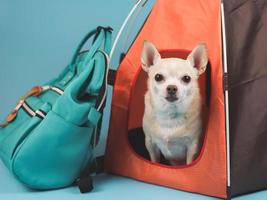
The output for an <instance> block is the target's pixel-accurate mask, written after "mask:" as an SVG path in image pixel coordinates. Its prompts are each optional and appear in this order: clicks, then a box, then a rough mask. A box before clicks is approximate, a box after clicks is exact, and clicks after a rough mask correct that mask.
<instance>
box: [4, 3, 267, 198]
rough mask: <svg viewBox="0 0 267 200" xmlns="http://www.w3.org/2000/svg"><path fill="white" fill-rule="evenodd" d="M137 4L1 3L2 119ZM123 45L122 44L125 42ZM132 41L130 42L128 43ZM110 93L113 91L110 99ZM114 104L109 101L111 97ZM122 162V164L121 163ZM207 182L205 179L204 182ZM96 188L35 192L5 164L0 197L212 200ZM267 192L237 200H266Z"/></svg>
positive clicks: (139, 186) (108, 185) (119, 181)
mask: <svg viewBox="0 0 267 200" xmlns="http://www.w3.org/2000/svg"><path fill="white" fill-rule="evenodd" d="M135 2H136V1H135V0H46V1H44V0H43V1H41V0H24V1H21V0H0V121H2V120H3V119H4V118H5V117H6V115H7V114H8V113H9V112H10V110H11V109H12V108H13V107H14V106H15V104H16V102H17V100H18V99H19V97H21V96H22V95H23V94H24V93H25V92H26V91H28V90H29V89H30V88H31V87H32V86H34V85H39V84H42V83H44V82H46V81H47V80H49V79H51V78H52V77H54V76H56V75H57V74H58V73H59V72H60V71H61V70H62V69H63V67H64V66H66V65H67V64H68V62H69V61H70V58H71V56H72V54H73V52H74V50H75V48H76V46H77V44H78V43H79V41H80V40H81V39H82V37H83V36H84V35H85V34H86V33H87V32H88V31H90V30H91V29H93V28H95V27H96V26H98V25H102V26H107V25H109V26H112V27H113V28H114V35H116V33H117V31H118V29H119V27H120V25H121V24H122V22H123V20H124V18H125V17H126V15H127V14H128V12H129V11H130V9H131V7H132V6H133V5H134V3H135ZM153 2H154V0H149V3H148V5H147V6H146V8H145V9H144V10H143V12H142V14H141V15H140V17H139V18H138V20H137V23H136V24H135V26H134V27H135V28H134V32H133V33H132V34H131V37H130V38H133V37H134V36H135V33H136V32H137V31H138V27H140V25H141V24H142V22H143V19H144V17H145V16H146V14H147V13H148V12H149V10H150V7H151V5H152V4H153ZM121 41H122V40H121ZM130 43H131V40H129V41H128V42H127V44H128V45H129V44H130ZM122 46H123V45H122V42H120V44H119V48H118V49H117V51H116V53H115V56H114V59H113V60H112V66H113V67H114V66H116V63H117V62H116V61H118V57H119V53H120V51H121V48H122ZM110 96H111V90H110V89H109V97H110ZM109 100H110V98H109ZM108 108H109V106H107V109H106V112H105V119H104V125H105V126H104V127H103V130H102V138H101V142H100V145H99V146H98V153H100V154H101V153H103V151H104V149H103V147H104V145H105V133H107V129H108V126H107V124H108V118H109V115H108V114H109V109H108ZM121 164H123V163H121ZM203 181H205V180H203ZM95 182H96V189H95V190H94V192H92V193H90V194H86V195H82V194H79V192H78V190H77V188H73V187H70V188H67V189H62V190H56V191H47V192H34V191H30V190H28V189H27V188H25V187H24V186H22V185H21V184H20V183H19V182H17V181H16V180H15V179H14V178H13V177H12V176H11V175H10V174H9V173H8V171H7V170H6V169H5V168H4V166H3V164H2V163H1V162H0V199H1V200H2V199H3V200H9V199H10V200H15V199H18V200H24V199H25V200H31V199H59V198H61V199H71V200H74V199H96V200H100V199H105V200H106V199H116V200H117V199H124V200H130V199H131V200H132V199H145V200H147V199H153V200H156V199H166V198H168V199H179V200H183V199H185V200H189V199H193V200H194V199H195V200H202V199H203V200H204V199H205V200H207V199H214V198H211V197H206V196H201V195H197V194H191V193H186V192H181V191H178V190H172V189H168V188H165V187H160V186H154V185H151V184H146V183H142V182H138V181H134V180H132V179H127V178H123V177H117V176H113V175H105V174H103V175H99V176H96V177H95ZM266 193H267V192H258V193H256V194H253V195H248V196H243V197H239V198H237V199H248V200H252V199H257V200H260V199H262V200H263V199H267V195H266Z"/></svg>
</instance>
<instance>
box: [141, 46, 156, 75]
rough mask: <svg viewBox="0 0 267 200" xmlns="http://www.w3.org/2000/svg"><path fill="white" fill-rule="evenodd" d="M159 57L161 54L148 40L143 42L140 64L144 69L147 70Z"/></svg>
mask: <svg viewBox="0 0 267 200" xmlns="http://www.w3.org/2000/svg"><path fill="white" fill-rule="evenodd" d="M160 59H161V56H160V54H159V52H158V50H157V49H156V47H155V46H154V45H153V44H152V43H151V42H148V41H145V42H144V46H143V50H142V56H141V64H142V68H143V70H144V71H146V72H148V69H149V67H150V66H151V65H154V64H156V63H157V62H158V61H159V60H160Z"/></svg>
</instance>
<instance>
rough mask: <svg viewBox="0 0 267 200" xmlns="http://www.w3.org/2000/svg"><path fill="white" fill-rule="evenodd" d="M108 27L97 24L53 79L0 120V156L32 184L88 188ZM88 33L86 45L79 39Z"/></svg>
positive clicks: (103, 85)
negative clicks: (87, 44) (91, 39)
mask: <svg viewBox="0 0 267 200" xmlns="http://www.w3.org/2000/svg"><path fill="white" fill-rule="evenodd" d="M111 32H112V29H111V28H110V27H98V28H97V29H95V30H93V31H91V32H90V33H88V34H87V35H86V36H85V38H84V39H83V40H82V41H81V43H80V45H79V46H78V48H77V50H76V52H75V54H74V56H73V59H72V61H71V63H70V64H69V65H68V66H67V67H66V68H65V69H64V70H63V72H62V73H61V74H60V75H59V76H58V77H57V78H55V79H53V80H51V81H49V82H47V83H46V84H44V86H37V87H34V88H33V89H32V90H31V91H29V92H28V93H27V94H26V95H25V96H23V97H22V98H21V99H20V100H19V102H18V104H17V106H16V107H15V109H14V110H13V111H12V112H11V114H10V115H9V116H8V117H7V119H6V122H4V123H3V124H2V125H0V157H1V159H2V161H3V162H4V164H5V165H6V166H7V167H8V169H9V170H10V171H11V172H12V173H13V174H14V175H15V176H16V177H17V179H19V180H20V181H21V182H22V183H24V184H26V185H27V186H29V187H30V188H33V189H41V190H46V189H55V188H61V187H66V186H69V185H71V184H73V183H78V185H79V187H80V190H81V192H88V191H90V190H91V189H92V187H93V186H92V181H91V179H90V170H89V169H90V167H91V166H92V165H93V163H94V153H93V148H94V147H95V146H96V144H97V140H98V136H99V131H98V130H99V129H100V126H101V119H102V112H103V108H104V106H105V97H106V90H107V73H108V65H109V63H108V62H109V61H108V54H109V52H110V46H111ZM90 38H93V42H92V45H91V48H90V49H89V50H88V51H83V52H82V48H83V46H84V44H85V43H86V42H87V41H88V40H89V39H90Z"/></svg>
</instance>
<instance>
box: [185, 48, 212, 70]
mask: <svg viewBox="0 0 267 200" xmlns="http://www.w3.org/2000/svg"><path fill="white" fill-rule="evenodd" d="M187 60H188V61H189V62H190V64H191V66H193V67H195V68H197V70H198V74H199V75H200V74H202V73H203V72H205V70H206V67H207V64H208V52H207V45H206V44H205V43H200V44H198V45H197V46H196V47H195V48H194V49H193V51H192V52H191V53H190V54H189V55H188V57H187Z"/></svg>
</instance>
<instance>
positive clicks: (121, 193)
mask: <svg viewBox="0 0 267 200" xmlns="http://www.w3.org/2000/svg"><path fill="white" fill-rule="evenodd" d="M0 180H1V181H0V199H4V200H36V199H38V200H47V199H64V200H83V199H84V200H86V199H95V200H107V199H109V200H112V199H114V200H115V199H116V200H120V199H123V200H136V199H140V200H145V199H153V200H161V199H166V197H168V199H180V200H187V199H194V200H209V199H210V200H211V199H217V198H212V197H207V196H203V195H198V194H192V193H189V192H182V191H179V190H174V189H170V188H166V187H161V186H156V185H152V184H147V183H143V182H139V181H136V180H133V179H129V178H125V177H120V176H115V175H110V174H99V175H97V176H95V177H94V183H95V189H94V191H93V192H91V193H88V194H80V193H79V191H78V188H77V187H69V188H65V189H60V190H52V191H32V190H29V189H27V188H26V187H24V186H23V185H22V184H21V183H19V182H18V181H17V180H16V179H15V178H14V177H13V176H12V175H11V174H10V173H9V172H8V170H7V169H6V167H5V166H4V165H3V163H2V162H1V161H0ZM118 197H119V198H118ZM264 199H267V191H263V192H257V193H254V194H250V195H245V196H240V197H237V198H234V200H264Z"/></svg>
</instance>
